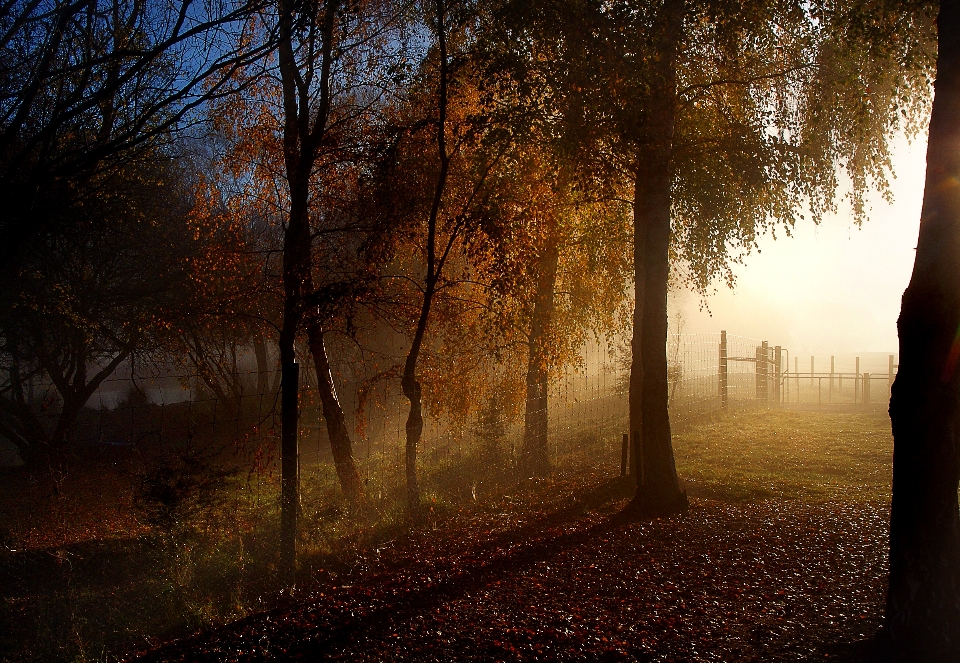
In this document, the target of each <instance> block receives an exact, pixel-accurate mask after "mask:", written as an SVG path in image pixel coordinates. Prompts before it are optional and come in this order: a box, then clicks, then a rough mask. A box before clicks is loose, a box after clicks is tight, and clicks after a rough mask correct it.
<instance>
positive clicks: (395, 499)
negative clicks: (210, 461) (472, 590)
mask: <svg viewBox="0 0 960 663" xmlns="http://www.w3.org/2000/svg"><path fill="white" fill-rule="evenodd" d="M611 430H614V427H611ZM556 445H557V446H556V448H557V449H558V450H559V452H560V455H561V461H560V463H559V466H558V468H557V469H558V475H557V476H556V477H555V479H556V481H554V480H550V481H544V482H536V481H529V480H527V481H524V480H522V477H520V476H518V475H517V474H516V472H515V471H513V470H511V469H510V467H511V464H510V463H509V462H508V459H507V458H500V459H491V458H490V457H488V456H485V455H484V454H481V453H480V452H479V450H478V449H473V448H470V449H465V450H464V454H463V455H462V456H458V458H457V460H453V459H451V458H441V457H439V456H438V457H436V458H431V457H430V455H429V454H424V456H423V464H422V466H421V473H420V476H421V481H422V485H423V501H424V504H425V506H426V508H427V509H429V513H430V518H429V520H430V521H431V522H432V523H433V526H438V525H439V524H440V523H442V522H443V521H444V520H445V519H447V518H448V517H449V516H451V515H453V514H456V513H461V514H465V513H470V512H477V513H479V512H480V511H484V510H488V509H493V510H499V509H502V508H503V503H504V500H506V501H507V502H510V503H511V504H513V505H515V506H514V507H512V508H517V509H521V510H530V509H537V508H539V509H549V508H553V507H552V506H551V505H555V504H556V503H559V502H557V499H559V498H558V497H557V496H558V495H560V496H562V495H561V493H562V494H566V493H565V492H564V491H567V492H569V490H572V488H570V486H572V485H573V484H577V485H580V484H582V486H581V487H582V489H583V490H584V491H586V492H587V493H590V492H591V491H593V492H596V491H597V482H598V481H600V484H601V488H603V486H606V489H608V492H609V491H610V490H612V491H613V492H610V493H609V494H607V493H603V494H600V493H597V494H596V495H594V496H593V498H594V499H593V502H597V503H599V502H603V503H604V504H608V503H611V502H615V501H616V500H618V499H625V498H626V497H627V496H629V493H630V492H631V491H630V489H629V486H628V485H627V483H628V482H619V483H617V482H613V483H609V482H608V483H606V484H605V483H603V482H602V479H603V478H604V477H613V476H615V475H617V474H619V467H620V459H619V454H620V450H619V443H618V441H617V440H613V438H610V439H606V440H601V439H599V438H598V437H597V435H596V434H595V433H584V432H577V433H576V434H574V435H566V436H563V437H560V438H558V440H556ZM674 448H675V452H676V460H677V468H678V471H679V474H680V477H681V480H682V481H683V482H684V483H685V484H686V487H687V489H688V491H689V493H690V495H691V496H692V497H707V498H713V499H721V500H728V501H730V500H732V501H751V500H761V499H766V498H787V499H797V500H804V501H830V500H857V501H874V500H877V501H885V500H889V496H890V474H891V472H890V470H891V455H892V439H891V435H890V422H889V419H888V418H887V416H886V414H885V413H882V412H880V411H879V410H878V411H876V412H869V413H858V414H837V413H823V412H791V411H781V410H759V411H750V412H738V413H730V414H727V415H723V416H721V417H719V418H717V419H716V420H714V421H712V422H708V423H701V424H698V425H692V426H686V427H684V428H682V429H680V430H678V432H676V433H675V435H674ZM401 469H402V468H400V467H399V465H397V467H392V466H390V467H385V468H384V471H382V472H379V473H376V472H370V474H371V475H373V476H371V479H372V481H371V483H370V484H368V486H367V488H368V500H369V502H368V508H367V509H366V510H365V511H364V512H362V513H353V512H352V511H351V508H350V506H349V505H348V504H347V503H346V501H345V499H344V498H343V496H342V494H341V493H340V490H339V488H338V486H337V480H336V476H335V473H334V471H333V468H332V467H331V466H330V465H329V464H319V465H309V466H305V467H304V468H303V471H302V474H301V478H302V481H303V484H302V499H301V504H302V507H303V511H302V519H301V521H300V565H301V567H300V569H301V571H300V574H299V575H300V578H301V580H302V582H303V583H304V589H305V590H307V591H309V587H310V586H311V585H312V586H314V587H316V586H322V585H323V584H324V583H331V582H337V581H338V580H337V579H338V578H339V577H342V575H343V574H344V573H350V572H351V571H356V570H357V569H358V568H363V567H364V556H365V555H366V554H367V551H369V550H370V549H371V548H374V547H376V546H377V545H378V542H380V541H385V540H388V539H392V538H395V537H397V536H402V535H403V533H404V532H406V531H407V530H408V529H409V527H410V522H409V519H408V518H407V515H406V512H405V509H404V504H403V498H404V495H405V491H404V490H403V483H402V480H403V477H402V472H401ZM492 469H495V471H491V470H492ZM80 476H83V477H84V480H83V481H79V480H78V482H77V484H76V486H75V487H74V488H73V489H72V492H70V493H69V496H68V497H65V498H64V499H68V500H69V503H68V504H67V505H66V506H69V507H70V508H69V509H66V510H63V509H61V511H62V512H63V513H64V514H66V515H65V516H63V517H62V518H61V519H60V520H63V519H66V520H68V521H70V522H63V523H61V524H59V525H58V524H57V523H60V520H57V519H56V518H53V517H52V516H50V514H47V515H44V510H48V511H49V510H51V509H52V508H53V506H55V504H53V503H50V504H46V505H45V504H44V502H43V500H42V499H40V493H37V492H36V491H33V492H31V489H30V486H29V483H27V482H26V477H25V476H21V477H19V479H18V480H19V481H20V482H21V483H15V482H13V481H12V479H13V478H15V477H14V475H13V474H11V475H10V476H8V477H6V478H7V479H10V480H11V481H8V482H7V483H6V484H5V485H3V486H0V493H2V494H0V497H4V499H0V534H3V537H0V539H2V541H0V542H2V543H3V544H4V545H2V546H0V623H5V624H7V625H9V627H10V628H8V629H0V661H8V660H9V661H27V660H29V661H61V660H77V661H105V660H113V657H112V656H111V655H110V652H118V651H124V650H129V649H130V648H135V647H138V646H144V645H146V644H147V643H148V642H150V641H151V640H153V639H154V638H159V639H165V638H170V637H175V636H178V635H184V634H186V633H189V632H191V631H194V630H196V629H200V628H205V627H210V626H214V625H217V624H221V623H224V622H226V621H229V620H231V619H235V618H237V617H240V616H243V615H245V614H248V613H250V612H253V611H257V610H261V609H264V608H267V607H270V606H272V605H275V604H276V602H277V600H278V594H277V590H278V588H279V586H280V584H279V579H278V577H277V568H276V554H277V551H276V544H277V539H278V536H277V526H278V519H279V518H278V508H277V506H278V494H277V493H278V485H277V484H278V481H277V477H276V475H275V474H273V475H271V474H269V473H268V474H266V475H262V476H261V475H256V474H253V475H247V474H246V473H245V472H241V473H240V474H238V475H235V476H232V477H229V478H228V479H227V480H226V481H225V482H224V483H223V484H220V485H219V486H218V487H217V488H216V492H215V494H213V495H210V496H209V499H205V500H203V501H202V502H201V503H200V504H199V505H198V507H197V508H194V509H185V510H184V511H182V512H180V513H179V517H178V518H177V519H176V520H175V522H174V523H173V524H168V526H166V527H158V526H153V527H152V528H151V527H149V526H147V525H145V524H144V523H143V522H142V521H141V519H140V518H139V517H137V515H136V509H135V508H134V506H133V503H132V501H131V499H130V497H129V495H126V493H129V491H130V488H129V486H128V485H127V483H124V482H123V481H120V482H119V483H118V484H117V487H116V490H107V488H109V487H110V485H112V484H110V481H111V479H110V476H109V474H108V473H106V472H104V473H103V474H102V476H100V475H98V476H96V477H94V476H92V475H90V476H85V475H80ZM122 478H123V477H120V479H122ZM78 479H79V476H78ZM88 479H89V480H88ZM94 479H96V480H94ZM118 481H119V479H118ZM518 481H519V483H518ZM614 484H615V485H614ZM124 486H127V487H126V488H124ZM551 486H552V488H551ZM568 489H569V490H568ZM621 489H622V490H621ZM551 490H552V491H553V492H551ZM124 491H126V493H125V492H124ZM618 491H619V492H618ZM591 494H592V493H591ZM98 496H99V497H98ZM561 501H562V500H561ZM61 506H63V505H61ZM188 506H189V505H188ZM17 509H19V511H17ZM14 511H16V513H17V514H19V515H17V519H18V522H25V523H26V522H34V523H37V522H45V523H50V525H49V526H45V527H42V528H40V529H41V531H40V534H45V535H47V536H49V539H50V543H49V544H46V545H43V544H42V543H40V544H39V545H38V543H37V542H35V543H33V544H32V545H29V546H28V545H25V543H26V542H25V541H22V540H21V541H18V540H17V538H18V536H17V534H18V531H19V530H17V529H16V528H10V527H8V528H6V529H5V528H4V527H3V524H4V522H8V523H9V522H13V521H12V520H11V514H12V513H14ZM87 512H89V513H87ZM51 513H52V512H51ZM58 513H60V512H58ZM110 514H113V517H114V518H116V521H115V523H114V524H113V525H110V524H109V521H107V520H106V519H107V517H108V516H110ZM41 516H43V519H41V520H37V519H38V518H40V517H41ZM87 523H97V524H99V527H98V529H96V530H95V531H92V530H90V529H89V528H87V527H86V524H87ZM58 527H62V528H63V533H62V534H60V533H58V532H57V531H56V530H57V528H58ZM85 528H86V529H85ZM77 531H80V532H82V531H87V536H86V537H85V538H82V537H81V538H77V537H75V535H74V533H75V532H77ZM71 540H72V542H71ZM16 548H19V552H16V553H13V552H10V549H16ZM4 631H6V632H4Z"/></svg>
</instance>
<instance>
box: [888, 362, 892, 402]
mask: <svg viewBox="0 0 960 663" xmlns="http://www.w3.org/2000/svg"><path fill="white" fill-rule="evenodd" d="M892 393H893V355H889V356H887V398H888V399H889V398H890V395H891V394H892Z"/></svg>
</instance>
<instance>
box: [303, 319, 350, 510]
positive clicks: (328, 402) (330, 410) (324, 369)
mask: <svg viewBox="0 0 960 663" xmlns="http://www.w3.org/2000/svg"><path fill="white" fill-rule="evenodd" d="M307 335H308V339H309V342H310V354H311V355H313V365H314V369H315V370H316V372H317V391H318V392H319V394H320V405H321V408H322V410H323V419H324V421H325V422H326V424H327V435H328V437H329V438H330V451H331V452H332V453H333V464H334V466H335V467H336V468H337V478H338V479H340V487H341V489H342V490H343V494H344V495H346V496H347V499H348V500H350V502H351V504H353V505H354V506H357V505H359V504H361V503H362V502H363V482H362V481H361V479H360V472H358V471H357V466H356V464H355V463H354V462H353V445H352V443H351V442H350V432H349V431H348V430H347V424H346V421H345V419H344V416H343V408H342V407H340V399H338V398H337V389H336V385H334V383H333V373H332V372H331V371H330V361H329V360H328V359H327V349H326V346H325V345H324V342H323V329H322V328H321V326H320V324H319V322H317V321H314V322H311V324H310V325H309V326H308V327H307Z"/></svg>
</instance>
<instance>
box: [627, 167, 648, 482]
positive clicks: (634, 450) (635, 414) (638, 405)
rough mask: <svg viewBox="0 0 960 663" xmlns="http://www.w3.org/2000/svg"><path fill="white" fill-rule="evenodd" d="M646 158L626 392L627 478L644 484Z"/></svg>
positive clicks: (636, 199) (640, 173)
mask: <svg viewBox="0 0 960 663" xmlns="http://www.w3.org/2000/svg"><path fill="white" fill-rule="evenodd" d="M644 159H645V155H640V157H639V158H638V160H637V164H636V167H635V177H636V179H635V181H634V187H633V290H634V297H633V337H632V338H631V339H630V350H631V357H630V392H629V401H628V408H629V423H630V437H629V444H630V476H632V477H633V478H634V480H635V481H636V482H637V486H640V484H641V483H642V482H643V477H642V476H641V471H642V462H641V460H640V454H641V445H640V433H641V431H642V430H643V428H642V426H643V408H642V405H643V401H642V395H643V352H642V341H643V304H644V293H645V292H646V288H645V287H644V285H645V283H646V261H645V259H644V257H645V255H646V245H647V226H646V218H647V211H646V207H645V203H646V201H647V200H648V193H647V190H646V183H647V182H648V174H647V172H646V166H647V162H646V161H645V160H644Z"/></svg>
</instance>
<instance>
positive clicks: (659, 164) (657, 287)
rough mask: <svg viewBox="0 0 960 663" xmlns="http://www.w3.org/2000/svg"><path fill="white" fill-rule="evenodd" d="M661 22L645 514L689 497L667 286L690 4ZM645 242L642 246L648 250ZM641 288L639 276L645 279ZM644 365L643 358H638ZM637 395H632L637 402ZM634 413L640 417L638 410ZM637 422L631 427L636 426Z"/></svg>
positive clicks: (647, 122)
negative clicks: (671, 373)
mask: <svg viewBox="0 0 960 663" xmlns="http://www.w3.org/2000/svg"><path fill="white" fill-rule="evenodd" d="M662 12H663V13H662V15H661V17H660V21H659V23H660V26H659V29H660V34H661V36H660V47H659V49H658V50H659V53H660V60H659V61H658V63H657V65H656V68H655V76H654V80H653V85H652V89H651V96H650V103H649V104H648V108H647V109H646V117H645V118H644V122H643V125H642V145H643V150H642V152H641V157H640V163H639V164H638V169H637V171H638V172H637V185H636V186H637V191H636V205H635V217H634V224H636V226H638V227H636V228H635V231H634V232H635V233H636V232H642V233H643V239H642V242H640V243H638V242H637V240H636V239H635V241H634V243H635V250H636V249H637V248H638V247H639V248H641V249H642V252H643V261H642V263H643V281H642V286H643V288H642V293H641V292H639V291H638V292H637V300H638V301H639V300H640V299H641V297H642V299H643V307H642V310H641V309H639V307H638V309H637V310H638V311H639V314H640V315H642V320H643V322H642V324H641V329H640V330H639V333H638V332H637V330H636V329H635V330H634V339H633V342H634V348H636V343H637V337H638V336H639V341H640V343H639V345H640V364H641V368H642V375H641V376H640V377H639V379H637V378H636V377H635V376H633V375H631V392H633V389H634V385H635V383H636V382H640V384H641V391H640V399H639V400H640V431H641V432H640V444H641V453H640V460H641V463H642V469H641V471H640V473H639V475H640V476H639V477H638V481H637V494H636V497H635V498H634V500H633V503H632V508H633V509H635V510H637V511H638V512H639V513H642V514H645V515H665V514H669V513H676V512H679V511H685V510H686V508H687V497H686V493H684V492H683V491H681V490H680V484H679V481H678V480H677V468H676V465H675V463H674V459H673V444H672V442H671V439H670V417H669V414H668V412H667V404H668V402H669V397H668V385H667V281H668V278H669V275H670V202H671V183H672V159H673V133H674V127H675V124H676V115H677V93H676V85H677V72H676V61H677V49H678V46H679V43H680V38H681V33H682V28H683V14H684V0H666V1H665V2H664V5H663V9H662ZM641 244H642V245H641ZM638 283H639V279H638ZM634 363H635V364H636V363H637V362H636V359H634ZM634 403H635V396H634V395H633V394H632V393H631V405H633V404H634ZM631 415H633V413H632V412H631ZM633 423H634V422H633V421H632V422H631V425H632V424H633Z"/></svg>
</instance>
